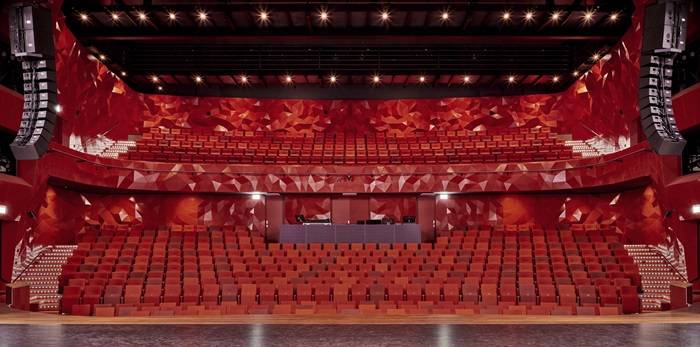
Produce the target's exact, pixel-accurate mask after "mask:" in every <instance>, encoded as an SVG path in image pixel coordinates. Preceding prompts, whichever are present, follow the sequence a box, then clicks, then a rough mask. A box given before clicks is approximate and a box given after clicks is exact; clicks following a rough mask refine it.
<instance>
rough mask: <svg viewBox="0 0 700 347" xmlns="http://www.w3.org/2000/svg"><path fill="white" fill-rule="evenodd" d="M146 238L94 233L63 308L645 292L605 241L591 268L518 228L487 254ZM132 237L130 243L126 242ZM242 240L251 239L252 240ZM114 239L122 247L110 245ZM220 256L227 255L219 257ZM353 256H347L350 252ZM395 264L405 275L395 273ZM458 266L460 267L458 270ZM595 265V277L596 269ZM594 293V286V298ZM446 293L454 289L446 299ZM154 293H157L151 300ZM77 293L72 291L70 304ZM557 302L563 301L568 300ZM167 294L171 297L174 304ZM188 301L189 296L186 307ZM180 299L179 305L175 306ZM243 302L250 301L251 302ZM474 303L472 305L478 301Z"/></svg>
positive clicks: (203, 237) (73, 267)
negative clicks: (322, 291) (304, 295)
mask: <svg viewBox="0 0 700 347" xmlns="http://www.w3.org/2000/svg"><path fill="white" fill-rule="evenodd" d="M190 229H191V230H195V229H192V228H190ZM492 233H493V234H494V235H497V234H499V233H500V231H498V230H493V231H487V230H484V231H479V232H478V233H477V235H473V236H474V237H481V236H484V235H486V234H489V235H491V234H492ZM536 233H538V232H536V231H532V235H534V234H536ZM145 234H146V232H144V233H143V234H142V235H140V236H136V235H134V236H131V237H125V236H124V235H121V236H114V234H113V233H111V232H108V235H106V236H102V234H98V235H96V238H97V239H103V241H105V242H96V243H83V244H81V245H80V247H79V249H78V250H76V252H77V254H75V255H74V256H75V258H71V259H75V261H73V260H71V264H67V265H66V267H65V268H64V275H65V277H66V278H67V279H68V284H69V285H68V286H67V287H65V288H66V289H68V288H69V287H70V288H73V289H70V290H69V292H71V293H73V294H75V293H76V292H80V295H78V302H77V303H76V302H73V303H71V302H70V299H68V301H67V303H68V304H70V305H68V306H65V308H66V309H70V307H72V305H73V304H76V305H81V304H83V296H84V294H85V292H86V291H88V290H87V287H90V288H91V289H90V290H89V292H90V293H94V292H95V291H101V290H104V291H105V292H107V291H108V289H107V288H108V287H109V288H112V289H110V291H112V292H113V293H117V292H119V295H120V296H119V302H118V303H117V302H113V304H114V305H116V304H121V303H123V302H124V300H126V296H129V297H131V298H132V299H129V301H133V300H134V299H133V298H135V297H137V296H138V298H139V299H138V300H137V301H138V303H142V302H144V300H146V299H145V297H146V296H148V297H149V298H155V297H158V300H159V302H169V300H176V302H177V303H181V302H189V298H194V297H196V302H208V301H210V300H206V299H204V295H205V294H204V293H205V292H204V289H203V288H204V286H211V287H209V288H210V289H211V290H213V288H215V286H218V287H217V288H219V289H218V290H217V291H216V293H217V298H218V299H217V301H216V304H220V303H222V302H223V300H222V299H221V297H222V295H223V286H225V285H227V286H228V285H233V286H236V288H238V287H240V288H242V287H243V286H244V285H253V286H254V287H250V286H249V287H248V288H256V291H255V295H254V297H255V301H254V302H253V303H251V304H253V305H261V304H263V302H267V299H263V301H260V300H261V295H262V296H263V297H265V298H269V294H270V292H272V297H273V298H274V299H273V301H274V302H277V303H281V299H280V295H281V297H282V301H284V300H285V299H284V298H287V297H288V296H287V291H288V288H289V287H290V286H291V288H294V291H293V296H292V298H294V297H295V295H297V292H296V288H297V287H298V286H301V285H310V286H311V287H312V288H313V289H314V290H315V289H316V288H318V287H320V288H325V286H330V287H332V288H335V287H336V286H341V287H339V288H341V289H340V291H339V293H343V289H342V288H343V287H342V286H343V285H344V286H345V287H348V286H349V287H353V286H358V287H356V288H360V287H359V286H365V288H370V287H372V286H383V288H385V292H384V300H379V296H377V298H378V301H387V300H388V295H389V288H394V289H393V290H394V291H396V290H398V289H396V288H398V287H401V288H403V292H402V295H401V298H402V299H401V300H399V301H402V302H403V301H408V300H409V299H408V288H409V287H411V288H413V289H412V293H413V294H414V295H412V296H411V297H412V298H415V297H416V296H415V293H416V290H417V289H416V288H420V290H421V299H420V301H421V302H422V301H426V300H428V301H430V299H428V298H431V299H435V298H436V296H435V293H436V291H435V288H439V291H437V292H439V293H440V294H439V299H437V300H432V301H435V302H439V303H445V302H449V301H450V300H451V299H450V300H446V299H445V298H446V297H447V298H454V295H453V294H454V290H453V289H454V288H455V286H457V288H461V289H462V291H461V292H459V300H460V301H458V302H464V301H465V299H464V298H465V292H464V288H465V287H464V286H468V288H472V289H473V287H474V286H476V287H477V288H479V290H480V291H478V293H479V295H480V296H479V298H478V299H477V301H476V303H482V304H486V305H487V306H488V305H492V304H493V303H494V301H493V300H492V299H493V295H491V294H489V293H493V291H492V290H491V289H493V288H495V293H496V296H495V297H496V301H495V303H496V304H499V303H501V302H508V303H510V298H511V294H509V293H511V292H513V291H511V289H512V288H515V291H517V293H518V299H517V301H516V302H515V303H519V302H520V300H521V299H520V297H525V298H526V299H525V300H526V301H524V302H523V303H525V302H527V300H529V299H527V297H528V295H527V294H526V295H522V293H521V292H522V291H523V290H525V293H527V292H528V288H530V286H535V288H537V289H538V290H539V288H545V289H544V291H545V293H547V288H549V287H548V286H554V287H555V288H570V287H566V286H573V287H574V288H577V287H578V288H579V289H578V291H576V292H575V293H576V294H574V295H573V297H574V298H575V303H576V304H579V305H582V304H586V305H603V306H605V305H621V306H620V307H622V306H624V304H623V299H622V297H623V292H624V293H625V296H626V297H628V299H627V300H631V299H629V295H630V294H629V292H631V291H632V290H631V289H624V290H623V289H622V288H625V287H630V288H637V287H636V286H634V285H632V284H633V283H634V282H633V281H634V280H635V279H636V277H637V276H638V269H636V267H635V265H634V264H630V260H631V258H629V257H628V256H627V255H626V252H625V251H624V249H621V248H620V247H619V245H618V244H616V243H615V244H605V243H602V242H599V243H598V244H600V245H598V246H597V248H599V249H601V250H602V249H603V248H605V249H608V250H610V251H611V252H610V255H606V256H604V257H605V258H602V259H605V260H602V259H600V263H598V259H596V260H595V261H594V260H593V258H589V259H588V261H586V258H585V257H580V256H574V255H569V256H566V255H564V249H567V246H566V245H568V244H570V245H573V246H574V247H573V248H575V249H577V250H578V248H579V244H578V243H576V242H570V243H565V244H563V245H560V248H559V251H558V253H557V250H556V249H552V250H551V253H552V254H561V255H551V254H550V253H543V254H542V255H537V256H535V255H533V252H532V251H533V249H534V250H535V251H537V249H536V248H535V247H536V245H539V246H544V247H545V249H548V248H547V247H549V246H550V245H548V244H546V243H535V244H532V243H530V242H531V241H532V239H534V238H535V237H536V236H531V237H527V236H526V235H525V232H524V231H518V232H517V235H519V236H518V237H515V236H510V237H502V236H494V237H493V238H491V239H487V240H488V242H484V243H483V244H484V245H486V246H488V248H485V249H478V248H477V249H474V250H456V249H450V248H449V247H448V246H449V243H445V242H444V241H443V242H442V243H438V244H429V243H423V244H383V245H377V244H368V245H365V244H350V245H330V244H317V245H304V246H303V247H300V245H280V244H267V245H264V246H263V247H262V248H260V249H252V248H251V249H243V250H241V249H238V248H240V246H241V245H239V244H238V243H237V242H238V241H239V239H240V238H239V237H238V236H237V235H236V234H235V233H233V232H228V233H227V232H219V231H213V232H204V231H199V232H190V233H180V232H172V233H171V232H168V231H157V232H156V231H153V232H148V235H149V236H145ZM543 234H544V235H545V237H548V238H552V239H554V236H553V235H554V233H553V232H551V231H550V232H543ZM171 235H177V236H171ZM227 236H228V241H229V242H230V243H228V244H227V243H225V241H226V240H227ZM556 238H557V240H558V239H561V238H564V239H568V238H573V233H570V232H568V231H559V232H558V233H557V237H556ZM127 239H129V241H130V242H127ZM156 240H159V241H156ZM244 240H246V241H250V239H249V238H245V237H244ZM509 240H510V241H509ZM112 241H115V242H113V243H112ZM154 241H156V242H154ZM508 242H514V243H513V246H516V247H517V248H513V249H508V248H506V249H502V248H499V247H498V246H503V245H507V243H508ZM231 244H232V245H236V250H227V249H226V248H224V247H225V246H227V245H231ZM551 245H553V244H551ZM580 245H589V246H590V249H591V250H594V249H595V248H594V246H593V244H590V243H580ZM601 245H605V247H602V246H601ZM569 247H571V246H569ZM587 247H588V246H587ZM521 248H522V249H521ZM516 250H517V251H516ZM215 252H216V253H218V254H219V256H215V255H214V254H215ZM346 252H347V254H348V256H347V257H346V256H345V255H344V254H346ZM460 252H464V253H460ZM108 254H109V255H108ZM125 254H126V255H125ZM447 254H449V255H447ZM477 254H481V255H477ZM506 254H508V255H506ZM390 255H391V256H390ZM393 255H396V256H397V257H393ZM462 255H463V256H462ZM355 257H356V258H357V259H355ZM414 260H415V261H416V262H415V263H414ZM353 261H356V262H357V263H353ZM460 261H464V262H463V263H461V262H460ZM339 262H340V263H339ZM345 263H346V264H345ZM604 263H605V264H604ZM394 266H397V268H396V269H394V268H393V267H394ZM456 266H457V267H458V268H455V267H456ZM628 266H629V268H628ZM589 268H590V270H593V271H589ZM397 286H398V287H397ZM127 287H128V288H130V289H129V290H128V291H129V293H130V294H129V295H127ZM591 287H592V288H594V290H593V291H591V289H590V288H591ZM610 287H612V288H614V290H613V291H614V292H615V295H616V302H615V303H614V304H613V302H612V300H611V299H610V298H611V297H612V294H611V293H612V292H613V291H611V290H610ZM75 288H79V289H75ZM82 288H85V289H82ZM147 288H150V290H149V289H147ZM168 288H169V289H168ZM185 288H188V289H185ZM270 288H272V289H270ZM376 288H379V287H376ZM445 288H448V290H447V296H446V292H445ZM521 288H524V289H521ZM280 289H282V294H280ZM147 291H148V292H149V295H146V292H147ZM484 291H485V292H486V295H485V296H484ZM166 292H168V293H170V294H166ZM185 292H187V294H186V293H185ZM137 293H138V295H136V294H137ZM360 293H361V291H360V290H359V289H358V291H357V292H355V293H353V292H352V291H350V292H348V294H349V296H348V297H347V298H345V299H350V300H354V299H352V298H358V300H359V301H358V302H356V303H357V304H358V305H359V304H361V303H360V301H363V300H361V299H362V295H361V294H360ZM377 293H378V292H377ZM570 293H571V291H570V290H569V289H564V297H565V298H571V297H572V296H571V295H570ZM582 293H583V294H582ZM176 294H177V295H176ZM365 294H366V295H365V297H364V300H367V299H368V298H369V297H368V296H367V295H370V294H369V289H367V290H366V291H365ZM395 294H396V292H395ZM71 295H72V294H69V295H68V298H70V297H71ZM115 295H116V294H115ZM236 295H237V296H236V303H237V304H239V305H243V304H244V303H243V302H242V301H241V296H242V295H243V294H242V291H241V292H237V294H236ZM538 295H539V294H538ZM557 295H559V296H560V297H561V293H558V294H557ZM166 296H168V300H167V301H166V298H165V297H166ZM185 296H187V297H188V299H187V300H186V299H185ZM545 296H547V295H545ZM175 297H177V299H174V298H175ZM248 297H249V296H248ZM322 297H323V296H322ZM466 297H467V298H472V297H473V296H472V292H467V293H466ZM592 297H595V302H593V300H592V299H591V298H592ZM210 298H211V297H210ZM331 298H333V296H331ZM338 298H339V300H340V301H341V302H342V301H345V299H343V295H340V296H339V297H338ZM393 298H398V297H397V296H394V297H393ZM489 298H491V299H489ZM499 298H502V299H499ZM104 299H105V296H104V295H103V296H102V297H101V299H100V300H101V302H99V303H95V304H91V303H89V302H91V300H92V299H90V300H88V305H96V304H104ZM539 299H540V297H539V296H538V300H539ZM148 300H151V299H148ZM193 300H194V299H193ZM499 300H500V301H499ZM558 300H559V301H557V304H559V305H564V306H566V305H569V304H570V299H565V300H564V302H563V303H562V302H561V298H559V299H558ZM567 300H569V301H567ZM92 301H94V300H92ZM245 301H246V304H247V303H248V300H247V299H246V300H245ZM466 301H467V302H470V299H467V300H466ZM546 302H547V301H545V303H546ZM455 305H456V304H455ZM628 305H629V304H628Z"/></svg>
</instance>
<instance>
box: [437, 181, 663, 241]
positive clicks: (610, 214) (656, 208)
mask: <svg viewBox="0 0 700 347" xmlns="http://www.w3.org/2000/svg"><path fill="white" fill-rule="evenodd" d="M436 201H437V202H436V217H435V219H436V226H437V230H463V229H465V228H467V227H472V226H479V225H498V224H530V223H535V224H538V225H543V226H545V227H555V226H557V225H560V224H569V223H599V224H605V225H615V226H617V227H618V228H619V229H620V230H621V231H622V232H624V233H625V236H626V237H627V242H629V243H646V244H660V243H663V242H665V241H666V230H665V229H664V226H663V224H662V223H661V220H662V219H661V215H662V212H661V207H660V205H659V201H658V200H657V193H656V191H655V189H654V188H652V187H651V186H648V187H644V188H636V189H632V190H626V191H621V192H613V193H604V194H565V193H564V194H528V195H524V194H521V195H515V194H505V195H451V196H450V197H449V199H447V200H439V199H438V200H436Z"/></svg>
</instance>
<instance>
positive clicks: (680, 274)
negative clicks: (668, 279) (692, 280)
mask: <svg viewBox="0 0 700 347" xmlns="http://www.w3.org/2000/svg"><path fill="white" fill-rule="evenodd" d="M649 248H651V249H652V250H653V251H654V252H656V253H657V254H658V255H660V256H661V258H663V259H664V261H665V262H666V265H668V266H669V267H670V268H671V269H673V272H675V273H676V275H678V276H679V277H680V278H681V279H683V280H684V281H686V282H689V281H688V278H687V277H685V275H683V274H682V273H681V272H680V271H678V269H677V268H676V267H675V266H674V265H673V263H671V261H670V260H668V258H666V256H665V255H664V254H663V253H661V251H659V250H658V249H656V248H653V247H649Z"/></svg>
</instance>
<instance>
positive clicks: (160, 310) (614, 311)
mask: <svg viewBox="0 0 700 347" xmlns="http://www.w3.org/2000/svg"><path fill="white" fill-rule="evenodd" d="M336 313H340V314H345V315H383V316H386V315H389V316H401V315H407V314H417V315H430V314H439V315H445V314H450V315H455V314H456V315H462V316H467V315H475V314H502V315H565V316H572V315H579V316H592V315H619V314H620V313H621V311H620V308H619V307H614V306H600V305H591V304H587V305H584V306H575V305H563V306H562V305H557V304H553V303H543V304H538V305H508V304H500V305H497V306H489V305H476V304H468V303H459V304H452V303H440V304H433V303H431V302H419V303H417V304H414V303H408V302H402V303H398V304H393V303H388V302H387V303H384V302H382V303H379V304H373V303H364V304H354V303H348V304H336V303H318V304H317V303H303V304H294V303H292V304H262V305H241V304H238V303H234V302H226V303H222V304H176V303H172V302H171V303H161V304H158V305H156V304H144V303H142V304H116V305H112V304H95V305H91V304H77V305H73V309H72V314H73V315H78V316H90V315H93V316H98V317H115V316H116V317H149V316H153V317H167V316H219V315H232V314H234V315H241V314H282V315H290V314H296V315H299V316H300V317H304V316H307V315H314V314H325V315H328V314H336Z"/></svg>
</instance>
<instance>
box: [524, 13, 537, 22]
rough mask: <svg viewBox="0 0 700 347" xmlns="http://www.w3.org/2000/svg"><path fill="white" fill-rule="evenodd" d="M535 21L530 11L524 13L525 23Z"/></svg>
mask: <svg viewBox="0 0 700 347" xmlns="http://www.w3.org/2000/svg"><path fill="white" fill-rule="evenodd" d="M534 19H535V13H534V12H532V11H527V12H525V21H526V22H532V21H533V20H534Z"/></svg>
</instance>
